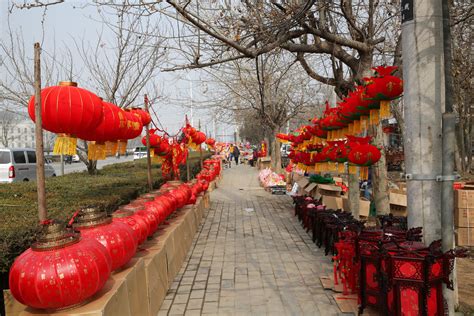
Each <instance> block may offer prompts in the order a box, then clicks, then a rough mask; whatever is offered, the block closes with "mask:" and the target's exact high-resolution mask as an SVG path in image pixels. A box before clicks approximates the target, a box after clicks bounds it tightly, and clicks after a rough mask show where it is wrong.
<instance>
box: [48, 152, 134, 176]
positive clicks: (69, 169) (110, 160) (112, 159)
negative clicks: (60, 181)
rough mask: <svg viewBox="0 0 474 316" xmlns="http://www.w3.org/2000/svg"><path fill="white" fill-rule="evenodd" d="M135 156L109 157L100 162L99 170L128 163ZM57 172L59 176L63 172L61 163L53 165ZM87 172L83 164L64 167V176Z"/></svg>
mask: <svg viewBox="0 0 474 316" xmlns="http://www.w3.org/2000/svg"><path fill="white" fill-rule="evenodd" d="M132 160H133V155H128V157H120V158H118V159H117V158H115V157H109V158H107V159H106V160H99V162H98V163H97V169H102V167H103V166H106V165H111V164H114V163H122V162H126V161H132ZM51 165H52V166H53V167H54V170H56V174H57V175H58V176H59V173H60V171H61V163H59V162H55V163H52V164H51ZM85 170H87V168H86V165H85V164H84V163H83V162H73V163H72V164H65V165H64V174H68V173H73V172H81V171H85Z"/></svg>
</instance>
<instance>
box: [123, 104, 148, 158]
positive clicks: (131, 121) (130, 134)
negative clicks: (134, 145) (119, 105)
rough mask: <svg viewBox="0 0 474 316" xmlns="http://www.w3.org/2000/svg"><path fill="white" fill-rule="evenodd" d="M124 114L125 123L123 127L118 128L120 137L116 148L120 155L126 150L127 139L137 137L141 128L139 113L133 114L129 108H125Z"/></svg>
mask: <svg viewBox="0 0 474 316" xmlns="http://www.w3.org/2000/svg"><path fill="white" fill-rule="evenodd" d="M124 114H125V118H126V122H127V125H126V127H125V128H123V129H120V131H119V134H120V139H119V143H118V147H119V148H118V150H119V152H120V154H122V155H124V154H125V152H126V151H127V142H128V140H129V139H134V138H137V137H138V136H140V135H141V133H142V130H143V124H142V120H141V118H140V116H139V115H135V114H134V113H133V112H132V111H131V110H125V111H124Z"/></svg>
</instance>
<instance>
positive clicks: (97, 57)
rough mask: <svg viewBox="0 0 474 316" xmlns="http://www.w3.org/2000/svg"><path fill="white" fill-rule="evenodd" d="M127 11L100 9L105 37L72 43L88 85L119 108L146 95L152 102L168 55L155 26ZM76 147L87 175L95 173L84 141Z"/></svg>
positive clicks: (148, 19) (141, 16)
mask: <svg viewBox="0 0 474 316" xmlns="http://www.w3.org/2000/svg"><path fill="white" fill-rule="evenodd" d="M128 10H129V9H128V8H126V7H112V8H102V9H101V10H99V11H98V12H99V14H100V17H101V22H102V24H103V25H104V26H105V27H106V31H107V34H105V33H104V32H102V33H100V34H99V35H98V38H97V40H96V41H94V42H92V43H91V42H88V41H86V40H85V39H82V40H81V41H75V46H76V49H77V51H78V52H79V53H80V55H81V58H82V61H83V63H84V65H85V68H86V69H87V71H88V75H87V78H86V81H87V82H88V84H89V85H90V86H93V87H94V91H95V92H96V93H97V94H98V95H99V96H101V97H103V98H104V100H106V101H107V102H111V103H113V104H116V105H117V106H119V107H121V108H127V107H131V106H133V105H137V103H138V105H139V104H141V102H142V98H143V95H144V94H145V93H147V94H148V95H149V97H150V101H151V102H154V101H155V100H156V99H157V98H158V97H159V95H160V93H159V91H158V87H157V85H156V84H155V82H154V80H155V79H156V77H157V75H158V73H159V69H160V65H161V64H162V63H164V62H165V61H166V54H167V52H166V47H165V46H164V39H163V38H162V37H161V35H160V29H159V25H158V23H157V22H156V21H152V20H151V19H150V18H147V16H145V15H144V14H143V12H137V11H135V12H134V13H133V14H128V13H130V12H128ZM110 34H112V36H111V37H110ZM78 148H79V149H80V151H81V152H80V153H79V157H80V159H81V160H82V161H83V162H84V163H85V164H86V165H87V169H88V171H89V173H91V174H93V173H95V172H96V163H97V162H96V161H89V160H88V159H87V144H86V142H83V144H82V146H78Z"/></svg>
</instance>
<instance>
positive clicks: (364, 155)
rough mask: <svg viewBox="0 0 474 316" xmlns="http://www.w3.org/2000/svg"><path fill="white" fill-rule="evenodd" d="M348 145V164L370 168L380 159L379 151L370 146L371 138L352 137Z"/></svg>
mask: <svg viewBox="0 0 474 316" xmlns="http://www.w3.org/2000/svg"><path fill="white" fill-rule="evenodd" d="M352 139H353V141H352V142H351V143H350V147H351V151H350V152H349V155H348V160H349V162H350V163H352V164H355V165H358V166H366V167H367V166H371V165H373V164H375V163H377V162H378V161H379V159H380V158H381V157H382V153H381V152H380V150H379V149H378V148H377V147H375V146H374V145H371V144H370V143H369V142H370V140H371V137H353V138H352Z"/></svg>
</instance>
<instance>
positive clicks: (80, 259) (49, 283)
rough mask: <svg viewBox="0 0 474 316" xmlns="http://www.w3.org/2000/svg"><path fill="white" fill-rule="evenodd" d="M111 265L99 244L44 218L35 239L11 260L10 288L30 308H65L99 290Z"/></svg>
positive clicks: (107, 276)
mask: <svg viewBox="0 0 474 316" xmlns="http://www.w3.org/2000/svg"><path fill="white" fill-rule="evenodd" d="M111 267H112V259H111V257H110V254H109V253H108V252H107V250H106V249H105V247H104V246H103V245H102V244H100V243H99V242H97V241H96V240H94V239H89V238H81V237H80V235H79V234H78V233H75V232H73V231H72V230H68V229H66V226H65V225H64V224H61V223H59V222H54V221H48V222H46V223H44V224H43V225H42V231H41V234H40V236H39V237H38V238H37V242H36V243H34V244H33V245H32V247H31V248H30V249H28V250H26V251H25V252H23V253H22V254H21V255H20V256H19V257H18V258H16V260H15V262H14V263H13V265H12V267H11V269H10V276H9V283H10V291H11V293H12V295H13V297H15V299H16V300H17V301H18V302H20V303H21V304H24V305H27V306H31V307H33V308H39V309H62V308H67V307H70V306H74V305H77V304H80V303H82V302H84V301H86V300H87V299H89V298H91V297H92V296H93V295H94V294H95V293H97V292H98V291H99V290H100V289H102V287H103V286H104V284H105V282H106V281H107V279H108V278H109V276H110V272H111Z"/></svg>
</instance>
